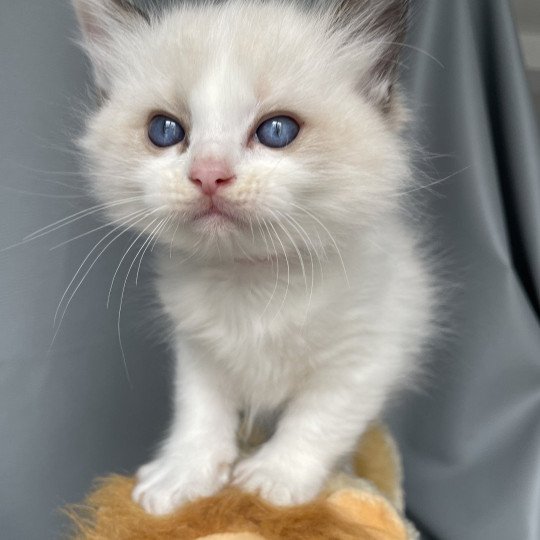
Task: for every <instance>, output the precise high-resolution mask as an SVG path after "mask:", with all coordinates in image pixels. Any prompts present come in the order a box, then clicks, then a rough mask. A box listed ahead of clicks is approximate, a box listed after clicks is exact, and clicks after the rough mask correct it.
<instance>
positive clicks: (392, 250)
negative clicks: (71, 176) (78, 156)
mask: <svg viewBox="0 0 540 540" xmlns="http://www.w3.org/2000/svg"><path fill="white" fill-rule="evenodd" d="M383 3H384V2H383ZM105 4H106V2H105V0H76V6H77V8H78V12H79V15H80V19H81V22H82V24H83V29H84V28H85V21H86V22H88V17H89V13H90V15H91V16H92V17H94V18H93V19H92V21H93V22H94V26H88V25H86V37H87V42H86V47H87V50H88V53H89V55H90V56H91V58H92V59H93V61H94V68H95V70H96V76H97V80H98V82H99V83H100V84H101V85H102V89H103V90H104V92H105V93H106V94H107V95H108V96H109V97H108V99H107V100H106V101H105V102H104V104H103V106H102V107H101V108H100V110H98V111H97V112H96V113H95V115H93V116H92V117H91V118H90V119H89V124H88V131H87V134H86V136H85V137H84V140H83V146H84V148H85V150H86V151H87V154H88V157H89V165H90V167H91V170H92V173H93V174H92V178H93V182H94V187H95V191H96V194H97V196H98V197H99V198H101V199H102V200H104V201H106V202H114V201H115V200H118V201H120V199H123V198H126V197H130V196H131V197H137V199H136V200H133V201H126V202H125V203H119V204H118V205H117V206H115V207H113V208H111V209H110V210H109V214H110V217H111V218H112V219H113V220H116V222H118V223H122V222H124V223H126V224H128V225H129V224H130V222H129V217H130V215H135V216H139V221H138V222H136V220H135V218H131V220H132V221H131V225H132V226H133V227H135V228H138V229H139V230H144V229H145V228H146V230H147V232H150V231H151V232H155V234H156V235H157V234H159V241H160V243H161V244H162V245H163V253H162V256H161V262H160V278H159V280H158V290H159V296H160V299H161V302H162V304H163V307H164V309H165V312H166V313H167V314H168V316H169V318H170V320H171V323H172V339H173V340H174V342H175V344H176V350H177V356H178V359H179V362H178V366H177V375H176V394H175V395H176V398H175V404H174V405H175V406H174V413H175V416H174V422H173V425H172V427H171V430H170V433H169V436H168V437H167V439H166V441H165V442H164V444H163V445H162V448H161V450H160V451H159V452H158V454H157V456H156V459H155V460H154V461H153V462H152V463H150V464H149V465H146V466H144V467H142V468H141V469H140V471H139V473H138V484H137V486H136V488H135V490H134V493H133V497H134V499H135V500H136V501H138V502H140V503H141V504H142V506H143V507H144V508H145V509H146V510H147V511H149V512H152V513H154V514H164V513H167V512H170V511H171V510H173V509H174V508H176V507H177V506H178V505H180V504H182V502H184V501H186V500H191V499H194V498H196V497H199V496H203V495H210V494H212V493H214V492H216V491H217V490H219V489H220V488H221V487H222V486H223V485H225V484H226V483H228V482H229V481H232V482H234V483H236V484H238V485H240V486H242V487H243V488H245V489H247V490H250V491H253V492H258V493H260V494H261V495H262V496H263V497H265V498H266V499H268V500H269V501H271V502H273V503H277V504H293V503H301V502H305V501H307V500H309V499H310V498H311V497H313V496H315V495H316V493H317V491H318V490H319V489H320V488H321V486H322V484H323V482H324V480H325V479H326V477H327V476H328V474H329V472H330V470H331V469H332V468H333V467H334V466H335V465H336V463H337V462H338V460H339V459H340V458H342V457H343V456H344V455H345V454H347V452H349V451H350V450H351V449H352V448H353V446H354V444H355V441H356V440H357V439H358V437H359V435H360V434H361V433H362V432H363V430H364V429H365V427H366V426H367V425H368V423H369V422H371V421H372V420H373V419H375V418H376V417H377V416H378V415H379V414H380V413H381V410H382V408H383V406H384V405H385V403H386V402H387V400H388V398H389V396H390V395H392V393H393V392H395V391H396V389H398V388H399V387H401V386H403V385H404V384H405V383H406V382H407V381H409V380H410V379H411V377H412V376H413V375H414V374H415V373H416V372H417V368H418V358H419V354H420V352H421V346H422V344H423V342H424V341H425V339H426V337H427V336H428V334H429V332H430V321H431V312H432V298H431V297H432V293H431V287H430V278H429V275H428V272H427V271H426V268H425V263H424V262H423V258H422V257H421V255H420V253H419V249H418V247H417V242H416V233H415V232H414V231H413V230H412V228H411V226H410V225H409V224H408V223H407V221H406V220H405V219H404V218H403V215H402V211H401V208H400V204H401V201H402V200H403V198H402V197H401V194H402V193H403V191H404V190H405V189H406V188H408V186H410V184H411V181H412V180H411V174H410V172H409V167H408V151H407V147H406V145H405V144H404V142H403V141H402V139H401V136H400V134H399V127H400V126H399V124H398V119H399V118H400V116H401V113H402V110H401V108H400V106H399V104H397V105H394V108H393V110H388V111H386V112H383V110H382V109H381V107H380V106H379V104H378V103H376V101H374V100H373V95H374V94H373V92H364V91H363V89H365V88H366V87H368V86H369V80H367V79H366V77H367V74H368V73H370V70H371V68H372V67H373V64H374V62H376V61H377V59H378V55H379V54H381V50H382V48H383V47H384V45H383V43H384V41H385V36H384V35H382V36H376V37H377V38H378V39H379V41H377V40H376V39H374V38H373V36H369V34H368V33H366V34H365V35H364V36H363V38H362V36H360V37H358V36H357V37H356V38H355V40H354V41H351V36H350V29H348V28H336V27H335V26H333V23H332V20H333V19H332V13H331V12H330V11H328V10H323V9H321V8H319V9H316V10H312V11H306V10H302V9H300V8H299V7H296V6H295V5H294V3H291V2H278V1H269V2H247V1H240V0H231V1H229V2H226V3H224V4H221V5H218V6H215V5H214V6H212V5H199V6H191V5H186V6H184V7H178V8H174V9H172V10H170V11H168V12H166V13H165V14H163V15H161V16H160V17H157V16H153V19H152V22H151V24H147V23H145V22H144V20H140V19H137V17H135V16H129V17H125V18H124V19H123V20H119V16H118V13H114V14H113V15H114V16H113V15H111V8H110V7H109V8H104V7H103V6H104V5H105ZM377 5H379V4H377ZM95 21H101V25H98V27H99V28H100V29H101V30H100V32H98V33H96V32H95V27H96V25H95ZM353 23H354V21H353ZM353 23H351V25H354V24H353ZM386 41H388V36H386ZM380 83H381V81H378V84H380ZM381 87H382V86H381ZM387 87H389V85H388V84H387V85H386V86H385V88H387ZM156 111H164V112H167V113H169V114H172V115H173V116H175V117H176V118H178V119H179V120H180V121H181V122H182V123H183V125H184V127H185V128H186V131H187V132H188V133H189V143H188V144H183V145H181V146H180V147H173V148H169V149H166V150H158V149H156V148H153V147H152V145H151V144H150V142H149V141H148V140H147V136H146V130H147V123H148V120H149V118H150V117H151V115H152V114H153V113H155V112H156ZM277 113H288V114H291V115H294V117H296V118H297V119H298V120H299V121H300V122H301V124H302V130H301V132H300V135H299V137H298V139H297V140H295V141H294V142H293V143H292V144H291V145H290V146H289V147H287V148H285V149H282V150H272V149H269V148H265V147H263V146H262V145H260V144H258V143H257V142H256V141H255V140H254V139H253V138H252V135H253V131H254V129H255V128H256V127H257V125H258V124H259V123H260V121H261V120H262V119H264V118H265V117H268V116H269V115H272V114H274V115H275V114H277ZM200 157H212V158H217V159H224V160H227V162H228V163H230V164H231V165H232V167H233V168H234V171H235V173H236V177H237V178H236V180H235V182H234V183H233V184H232V185H230V186H228V187H227V188H226V189H225V190H223V191H222V199H221V203H222V205H223V207H224V208H226V209H227V210H228V211H229V212H230V213H232V214H234V215H235V216H236V217H237V218H238V219H239V220H240V222H239V223H229V222H224V221H221V220H219V219H207V220H195V221H194V220H193V216H194V215H196V214H197V213H198V212H200V211H201V210H202V209H204V204H205V202H204V200H203V198H202V197H201V194H200V192H199V191H198V190H197V188H196V187H195V186H194V185H193V183H191V182H189V181H188V179H187V171H188V169H189V166H190V163H191V162H192V161H193V159H194V158H200ZM145 210H147V211H148V212H152V213H151V214H149V215H147V216H145V215H144V214H143V211H145ZM134 212H140V214H133V213H134ZM141 216H142V217H141ZM169 251H170V253H169ZM274 409H278V410H282V411H283V412H282V414H281V417H280V419H279V422H278V424H277V428H276V432H275V434H274V435H273V437H272V438H271V439H270V440H269V441H268V442H267V443H266V444H265V445H264V446H262V447H261V448H260V449H259V450H258V451H257V453H255V454H254V455H253V456H251V457H249V458H247V459H243V460H239V454H238V449H237V442H236V431H237V429H238V425H239V412H240V411H244V412H245V413H246V415H247V417H248V418H249V419H252V418H255V417H256V416H257V415H258V414H259V413H263V412H266V411H269V410H274Z"/></svg>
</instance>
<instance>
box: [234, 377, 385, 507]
mask: <svg viewBox="0 0 540 540" xmlns="http://www.w3.org/2000/svg"><path fill="white" fill-rule="evenodd" d="M347 372H348V373H343V375H342V376H340V375H337V376H336V373H335V372H329V373H326V372H320V373H318V374H317V375H316V376H315V378H314V379H313V380H311V381H310V382H309V383H308V384H307V385H306V386H305V387H304V389H303V390H302V391H301V393H300V394H299V395H297V396H296V397H294V398H293V400H292V401H291V402H290V404H289V406H288V408H287V409H286V411H285V413H284V416H283V417H282V419H281V421H280V423H279V425H278V427H277V430H276V433H275V434H274V436H273V438H272V439H270V441H269V442H268V443H266V445H264V446H263V447H262V448H261V449H260V450H259V451H258V452H257V453H256V454H255V455H253V456H251V457H249V458H247V459H246V460H244V461H241V462H240V463H239V464H238V465H236V467H235V469H234V471H233V481H234V483H235V484H236V485H238V486H239V487H241V488H242V489H245V490H247V491H250V492H253V493H258V494H260V495H261V496H262V497H263V498H265V499H266V500H268V501H269V502H271V503H274V504H277V505H290V504H302V503H304V502H307V501H309V500H310V499H312V498H313V497H315V496H316V495H317V493H318V492H319V490H320V489H321V488H322V487H323V484H324V482H325V480H326V479H327V477H328V475H329V473H330V472H331V470H332V468H333V467H334V466H335V464H336V463H337V461H338V460H339V459H340V458H342V457H344V456H345V455H346V454H347V453H348V452H350V451H351V450H352V449H353V447H354V445H355V443H356V442H357V440H358V438H359V436H360V435H361V434H362V432H363V431H364V430H365V428H366V427H367V425H368V423H369V422H371V421H372V420H373V419H374V418H375V417H376V416H377V415H378V414H379V413H380V410H381V408H382V405H383V395H384V392H382V391H381V390H383V389H382V388H381V387H380V386H379V387H377V386H376V385H375V387H374V385H373V381H377V379H376V378H374V377H377V374H376V373H367V372H366V373H364V374H363V376H362V377H359V376H358V375H356V376H355V375H354V374H353V375H351V374H350V370H347ZM370 381H371V385H370Z"/></svg>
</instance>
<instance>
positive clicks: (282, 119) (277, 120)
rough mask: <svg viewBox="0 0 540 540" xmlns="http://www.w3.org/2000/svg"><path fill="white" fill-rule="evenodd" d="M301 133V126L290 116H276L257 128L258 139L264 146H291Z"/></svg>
mask: <svg viewBox="0 0 540 540" xmlns="http://www.w3.org/2000/svg"><path fill="white" fill-rule="evenodd" d="M299 132H300V126H299V125H298V123H297V122H295V121H294V120H293V119H292V118H289V117H288V116H276V117H274V118H269V119H268V120H265V121H264V122H263V123H262V124H261V125H260V126H259V127H258V128H257V138H258V139H259V142H260V143H261V144H264V146H269V147H270V148H283V147H285V146H288V145H289V144H291V143H292V142H293V141H294V139H296V137H297V136H298V133H299Z"/></svg>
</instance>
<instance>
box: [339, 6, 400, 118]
mask: <svg viewBox="0 0 540 540" xmlns="http://www.w3.org/2000/svg"><path fill="white" fill-rule="evenodd" d="M409 4H410V2H409V0H340V1H339V2H338V6H337V9H336V11H335V22H336V25H337V26H338V27H339V28H341V29H345V31H346V33H347V34H348V39H349V41H353V42H356V43H358V44H359V45H360V46H361V47H362V49H363V50H365V51H366V53H367V56H368V57H369V62H368V66H367V69H365V70H364V71H363V72H362V74H361V80H360V81H359V87H360V89H361V90H362V91H363V92H364V93H365V94H366V95H367V96H368V98H369V99H370V100H372V101H373V102H375V103H376V104H377V105H379V106H380V107H381V108H382V109H383V110H384V111H388V110H390V109H391V108H392V97H393V90H394V86H395V84H396V81H397V76H398V66H399V55H400V53H401V49H402V46H403V41H404V39H405V35H406V33H407V28H408V21H409Z"/></svg>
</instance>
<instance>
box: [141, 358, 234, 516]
mask: <svg viewBox="0 0 540 540" xmlns="http://www.w3.org/2000/svg"><path fill="white" fill-rule="evenodd" d="M180 356H181V358H180V361H179V366H178V367H177V377H176V378H177V380H176V392H175V411H174V420H173V425H172V428H171V431H170V434H169V436H168V437H167V439H166V440H165V443H164V444H163V446H162V448H161V450H160V451H159V452H158V454H157V457H156V459H155V460H154V461H152V462H150V463H148V464H147V465H144V466H143V467H141V468H140V469H139V471H138V472H137V485H136V487H135V489H134V491H133V495H132V496H133V500H134V501H136V502H137V503H139V504H140V505H141V506H142V507H143V508H144V509H145V510H146V511H147V512H149V513H151V514H154V515H163V514H167V513H170V512H171V511H173V510H174V509H175V508H177V507H179V506H180V505H181V504H182V503H184V502H186V501H190V500H193V499H196V498H198V497H204V496H210V495H213V494H214V493H216V492H217V491H219V490H220V489H221V488H222V487H223V486H224V485H225V484H226V483H227V482H229V480H230V473H231V465H232V463H233V462H234V461H235V459H236V457H237V454H238V451H237V446H236V429H237V427H238V414H237V411H236V406H235V403H234V402H233V400H232V399H231V398H230V396H229V395H228V394H227V392H226V389H224V388H223V387H222V381H221V380H220V378H219V375H218V373H216V372H215V371H214V370H213V367H212V366H210V365H208V363H207V362H206V361H205V360H204V359H198V358H195V357H194V356H193V354H192V353H191V352H189V351H186V350H184V349H183V350H182V354H181V355H180Z"/></svg>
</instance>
